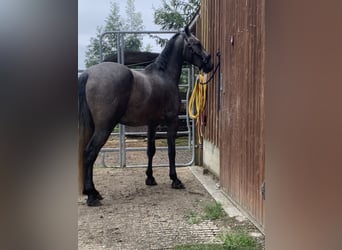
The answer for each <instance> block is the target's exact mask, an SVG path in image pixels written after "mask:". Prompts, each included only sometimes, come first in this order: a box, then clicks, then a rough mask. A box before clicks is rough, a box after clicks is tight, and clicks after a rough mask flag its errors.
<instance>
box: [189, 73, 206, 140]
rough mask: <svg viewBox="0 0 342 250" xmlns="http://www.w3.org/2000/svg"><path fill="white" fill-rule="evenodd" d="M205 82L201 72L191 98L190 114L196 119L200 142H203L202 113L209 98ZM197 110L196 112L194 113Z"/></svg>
mask: <svg viewBox="0 0 342 250" xmlns="http://www.w3.org/2000/svg"><path fill="white" fill-rule="evenodd" d="M204 82H205V75H204V74H203V73H202V72H201V73H200V74H199V76H198V78H197V80H196V82H195V87H194V90H193V91H192V94H191V97H190V100H189V116H190V117H191V118H192V119H196V125H197V133H198V143H199V144H202V136H203V133H202V125H203V121H202V117H203V116H202V115H203V111H204V108H205V104H206V98H207V84H201V83H204ZM194 105H195V106H194ZM194 111H195V113H194Z"/></svg>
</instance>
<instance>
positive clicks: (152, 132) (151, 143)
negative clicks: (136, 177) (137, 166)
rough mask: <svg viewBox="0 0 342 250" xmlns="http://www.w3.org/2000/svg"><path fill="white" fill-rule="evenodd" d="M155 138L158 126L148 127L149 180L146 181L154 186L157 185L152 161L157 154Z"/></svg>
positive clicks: (147, 172)
mask: <svg viewBox="0 0 342 250" xmlns="http://www.w3.org/2000/svg"><path fill="white" fill-rule="evenodd" d="M155 137H156V126H152V125H150V126H148V133H147V156H148V165H147V170H146V175H147V179H146V181H145V183H146V185H149V186H153V185H157V182H156V180H155V179H154V177H153V170H152V159H153V156H154V154H155V153H156V145H155Z"/></svg>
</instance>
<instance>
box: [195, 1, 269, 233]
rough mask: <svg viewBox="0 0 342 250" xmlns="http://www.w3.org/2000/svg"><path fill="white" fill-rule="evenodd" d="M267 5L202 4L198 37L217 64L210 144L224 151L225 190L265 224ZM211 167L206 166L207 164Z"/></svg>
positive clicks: (222, 175) (211, 88) (212, 89)
mask: <svg viewBox="0 0 342 250" xmlns="http://www.w3.org/2000/svg"><path fill="white" fill-rule="evenodd" d="M264 11H265V10H264V0H260V1H255V0H202V2H201V12H200V15H201V16H200V19H199V21H198V26H199V27H200V29H199V30H197V36H199V37H200V38H201V40H202V41H203V44H204V47H205V48H207V49H208V50H209V52H210V53H211V54H212V55H213V57H214V59H215V65H216V63H217V58H216V51H217V49H220V52H221V85H222V92H221V102H220V109H219V108H218V101H219V92H218V88H219V78H218V75H216V76H215V79H214V82H211V83H210V84H209V87H208V103H207V112H206V114H207V122H206V127H205V135H204V139H205V141H207V142H209V143H211V144H212V145H213V146H215V147H217V148H218V149H219V157H220V160H219V162H220V171H219V172H220V182H221V186H222V188H223V190H224V191H225V192H226V193H227V194H228V195H229V196H230V197H231V198H232V199H233V200H234V201H235V202H236V203H237V204H238V205H239V206H240V207H242V208H244V210H245V211H246V212H247V213H249V214H250V216H251V217H252V218H253V219H254V220H255V222H256V223H258V224H259V225H261V227H262V225H264V202H263V199H262V197H261V193H260V187H261V185H262V182H263V181H264V175H265V173H264V172H265V171H264V154H265V152H264V137H263V133H264V129H263V127H264V103H263V101H264V96H263V93H264V53H265V52H264V50H265V49H264V48H265V44H264V37H265V27H264V26H265V22H264V16H265V15H264ZM204 164H205V162H204Z"/></svg>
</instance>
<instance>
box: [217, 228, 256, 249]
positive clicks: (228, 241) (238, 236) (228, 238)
mask: <svg viewBox="0 0 342 250" xmlns="http://www.w3.org/2000/svg"><path fill="white" fill-rule="evenodd" d="M221 239H222V240H223V247H224V249H227V250H260V249H261V248H260V246H259V245H258V243H257V241H256V239H255V238H253V237H252V236H250V235H249V234H248V233H246V232H231V233H229V234H226V235H223V236H221Z"/></svg>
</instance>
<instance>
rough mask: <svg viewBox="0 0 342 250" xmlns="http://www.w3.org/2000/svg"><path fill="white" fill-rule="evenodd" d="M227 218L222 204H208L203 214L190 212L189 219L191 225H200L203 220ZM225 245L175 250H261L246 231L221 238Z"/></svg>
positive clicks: (188, 247)
mask: <svg viewBox="0 0 342 250" xmlns="http://www.w3.org/2000/svg"><path fill="white" fill-rule="evenodd" d="M224 216H225V212H224V210H223V208H222V205H221V203H218V202H211V203H207V204H206V205H205V206H204V208H203V214H200V213H198V212H194V211H190V213H189V215H188V216H187V219H188V221H189V223H191V224H198V223H199V222H201V220H217V219H220V218H222V217H224ZM220 239H221V240H222V241H223V244H187V245H178V246H175V247H174V248H173V249H174V250H261V247H260V245H259V244H258V242H257V241H256V239H255V238H253V237H252V236H250V235H249V234H248V233H247V232H245V231H233V232H230V233H227V234H224V235H221V236H220Z"/></svg>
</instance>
